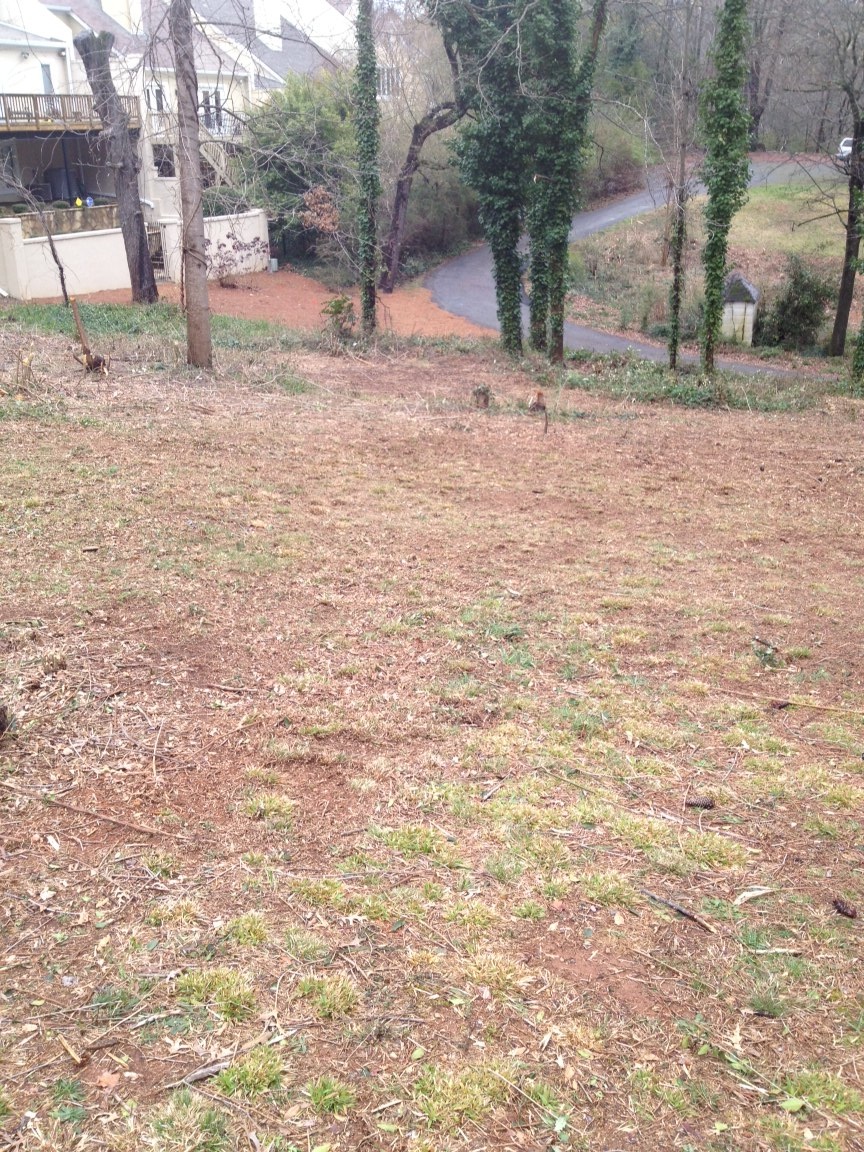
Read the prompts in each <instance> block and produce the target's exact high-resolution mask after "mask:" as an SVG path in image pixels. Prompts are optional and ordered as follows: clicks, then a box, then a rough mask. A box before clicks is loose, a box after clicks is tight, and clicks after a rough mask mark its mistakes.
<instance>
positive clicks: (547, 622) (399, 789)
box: [0, 274, 864, 1152]
mask: <svg viewBox="0 0 864 1152" xmlns="http://www.w3.org/2000/svg"><path fill="white" fill-rule="evenodd" d="M281 275H283V274H280V276H281ZM275 282H277V283H278V282H280V277H278V276H277V277H276V278H275ZM265 283H266V284H272V283H274V280H273V279H268V280H266V281H265ZM247 295H248V297H249V298H250V299H251V298H252V295H253V294H251V293H249V294H244V293H242V292H240V291H237V292H230V293H226V296H229V297H230V298H231V299H238V300H243V299H245V298H246V296H247ZM238 306H239V305H238ZM257 314H259V313H257V312H256V315H257ZM310 314H311V313H310ZM31 342H32V349H33V365H34V381H33V384H32V388H33V390H34V392H36V391H39V390H41V391H40V394H39V395H38V396H36V395H29V394H28V395H24V394H22V395H21V398H20V399H19V400H17V401H16V400H15V397H14V396H12V397H5V398H3V403H4V407H3V412H4V415H5V419H4V420H3V421H2V422H0V436H2V440H3V443H2V455H0V501H2V511H3V518H4V533H5V537H4V538H5V546H4V548H3V550H2V552H0V579H2V581H3V587H4V590H5V593H6V595H5V597H4V608H3V612H2V622H0V645H2V652H3V659H4V665H5V674H4V679H3V688H2V697H0V702H2V703H4V704H5V705H6V706H7V707H8V709H9V713H10V715H11V716H12V717H13V718H14V727H13V728H12V730H11V731H10V732H9V733H8V734H7V735H6V736H5V738H4V739H3V741H2V744H0V785H2V787H0V850H2V854H0V871H2V873H3V877H4V883H5V888H4V894H3V896H2V897H0V917H2V921H0V922H2V925H3V937H2V956H0V970H2V971H3V974H4V981H3V984H2V1001H0V1016H2V1039H0V1045H2V1049H0V1050H2V1057H3V1065H2V1069H0V1079H2V1091H3V1096H2V1101H3V1106H4V1108H5V1109H6V1112H5V1114H4V1116H3V1118H2V1119H0V1128H2V1131H3V1133H4V1135H6V1136H7V1137H8V1142H9V1143H10V1146H14V1147H18V1148H21V1149H25V1150H27V1152H29V1150H30V1149H36V1148H52V1149H59V1150H65V1149H70V1150H71V1149H73V1148H78V1147H83V1146H84V1145H83V1144H82V1143H81V1141H82V1140H83V1139H84V1138H85V1137H86V1138H87V1139H88V1140H89V1141H90V1142H91V1143H93V1144H94V1145H95V1146H102V1147H106V1148H110V1149H114V1150H117V1152H131V1150H132V1149H140V1148H143V1147H152V1148H156V1149H159V1150H161V1152H180V1149H191V1148H195V1147H200V1148H207V1149H208V1150H212V1152H225V1150H228V1149H232V1150H233V1149H238V1150H239V1149H241V1148H245V1147H259V1146H260V1147H268V1144H269V1146H271V1147H272V1148H274V1149H279V1150H284V1149H290V1148H307V1147H308V1148H310V1149H311V1148H323V1147H330V1148H332V1149H334V1150H335V1149H345V1150H348V1149H357V1148H359V1147H361V1146H363V1147H366V1146H367V1145H368V1146H369V1147H380V1148H387V1149H394V1150H395V1149H399V1150H402V1149H406V1150H407V1149H415V1150H418V1149H420V1148H423V1149H432V1148H434V1149H440V1150H442V1152H446V1150H449V1149H463V1148H464V1149H469V1148H470V1149H478V1150H479V1149H481V1148H483V1149H486V1148H488V1149H492V1148H495V1149H512V1150H516V1149H526V1148H528V1149H535V1148H536V1149H541V1148H549V1147H551V1146H552V1145H553V1143H557V1144H559V1145H561V1143H562V1141H563V1140H564V1138H565V1137H566V1138H567V1139H568V1140H569V1141H570V1144H569V1146H570V1147H573V1148H586V1149H587V1148H591V1149H595V1148H596V1149H618V1148H627V1149H628V1150H630V1149H634V1150H635V1149H646V1150H647V1149H655V1150H656V1149H658V1148H663V1149H666V1148H675V1147H682V1148H684V1147H686V1146H687V1145H688V1144H689V1146H690V1147H692V1148H700V1149H703V1148H704V1149H706V1150H708V1149H711V1150H712V1152H713V1150H715V1149H716V1150H717V1152H720V1150H724V1152H731V1150H732V1149H735V1150H745V1152H751V1150H752V1152H756V1150H760V1152H761V1150H763V1149H766V1148H768V1149H778V1150H779V1149H784V1148H785V1149H798V1148H804V1147H821V1148H823V1149H841V1150H849V1152H852V1150H853V1149H856V1148H859V1147H860V1146H861V1136H862V1133H864V1099H862V1094H861V1093H862V1086H861V1084H860V1079H859V1063H860V1062H859V1061H857V1056H858V1053H859V1052H860V1045H861V1035H862V1019H864V1000H862V990H861V989H862V985H861V976H860V959H859V958H860V948H861V930H862V929H861V924H862V921H861V919H860V918H859V919H848V918H846V917H843V916H840V915H839V914H838V913H837V912H836V910H835V909H834V907H833V906H832V901H833V899H834V898H835V897H838V896H840V897H843V898H844V899H846V900H848V901H849V902H850V903H852V904H855V905H857V906H858V907H859V908H861V906H862V905H864V890H862V868H864V841H862V835H864V834H862V827H861V813H862V811H864V771H862V760H861V755H862V751H864V720H862V716H864V691H862V673H861V667H860V660H859V653H860V650H861V644H862V639H864V637H862V624H861V621H862V618H864V613H862V607H864V605H862V580H861V573H862V570H864V545H862V542H861V523H860V508H861V506H862V499H864V457H862V453H861V446H860V432H859V423H860V418H861V405H860V404H859V403H857V402H853V401H843V400H836V399H830V400H826V401H825V402H824V404H823V405H822V407H821V408H820V409H819V410H817V411H813V412H810V413H807V414H805V415H796V416H782V417H779V416H767V415H760V414H753V413H736V412H728V411H710V412H688V411H683V410H680V409H674V408H667V407H659V406H658V407H645V406H639V405H634V404H632V403H630V402H627V401H621V402H618V401H612V400H609V399H605V398H603V397H599V396H595V395H585V394H580V393H576V392H565V393H562V395H561V397H560V398H558V400H557V401H556V404H557V405H558V406H557V407H553V410H552V423H551V426H550V430H549V434H548V435H544V434H543V431H542V425H541V424H540V423H539V422H538V421H537V420H536V419H534V418H533V417H532V416H530V415H529V414H528V413H526V412H525V411H524V400H525V398H526V397H527V396H528V395H529V394H530V392H531V389H532V386H533V385H534V382H533V381H532V380H529V379H528V378H527V377H525V376H523V375H521V374H520V373H519V372H516V371H514V370H512V369H511V368H510V367H508V366H504V365H502V364H500V363H495V362H494V361H492V360H491V358H485V359H482V358H479V357H472V356H469V355H463V354H456V353H452V352H450V353H445V352H440V351H436V350H435V349H433V348H429V347H427V348H420V349H414V350H410V351H407V352H406V351H399V352H397V353H392V354H388V355H384V354H383V353H374V354H369V355H362V356H361V355H359V354H358V355H350V356H342V357H337V358H332V357H326V356H323V355H320V354H318V353H314V352H308V351H304V352H298V351H291V352H280V351H279V349H278V348H274V349H270V350H268V351H266V352H265V353H262V352H260V351H258V352H255V353H254V354H250V351H249V350H248V349H244V348H242V347H241V348H220V349H219V350H218V361H219V363H218V367H217V371H216V373H214V375H212V376H208V375H205V374H200V373H193V372H190V371H187V370H185V368H182V367H174V366H171V360H170V356H169V354H168V353H167V352H165V351H164V350H163V352H160V354H159V356H157V355H156V354H155V348H154V346H153V344H152V343H151V344H149V345H145V343H143V342H142V341H138V342H137V343H136V340H135V339H134V338H128V339H127V338H122V339H121V338H118V341H117V346H116V348H115V349H114V352H115V354H116V362H115V364H116V366H115V368H114V369H113V370H112V373H111V375H110V376H109V377H108V378H107V380H92V379H87V378H84V377H82V376H81V375H79V374H78V373H77V372H76V370H75V366H74V364H72V365H70V361H69V358H68V349H67V347H66V341H65V340H63V339H61V338H58V337H53V336H52V337H45V336H38V335H32V336H31V335H30V334H29V333H24V332H21V331H20V330H19V329H18V327H17V325H15V324H14V323H4V324H3V325H2V327H0V353H2V363H3V365H4V372H5V376H4V380H5V381H11V378H12V367H11V366H12V365H13V364H14V361H15V357H16V353H17V351H18V349H19V348H20V347H21V346H22V343H23V344H26V346H27V347H28V348H29V347H30V344H31ZM145 353H146V356H145ZM253 360H254V361H255V362H254V363H252V362H251V361H253ZM264 361H266V363H265V362H264ZM157 365H158V366H157ZM286 374H290V377H291V380H292V381H293V382H294V391H293V392H292V393H289V392H286V391H285V390H282V389H281V388H280V387H279V386H278V385H277V384H274V383H273V381H274V380H276V379H277V378H282V377H283V376H285V375H286ZM298 382H299V384H298ZM478 383H487V384H488V385H489V387H490V389H491V392H492V394H493V405H492V407H491V408H490V409H489V410H488V411H478V410H475V409H474V408H473V406H472V401H471V391H472V389H473V388H474V387H475V386H476V385H477V384H478ZM300 384H302V386H303V387H302V388H301V387H300ZM304 389H305V390H304ZM520 402H522V406H521V407H520ZM577 417H578V418H577ZM704 795H709V796H710V797H711V798H712V799H713V800H714V807H713V808H712V809H694V808H691V807H689V806H688V805H687V801H688V800H689V799H691V798H692V797H694V796H704ZM646 891H647V892H651V893H654V894H656V895H659V896H661V897H663V898H665V899H667V900H670V901H672V902H675V903H678V904H680V905H681V906H682V907H685V908H686V909H688V910H689V911H691V912H692V913H693V914H694V915H695V916H696V917H698V919H697V920H692V919H687V918H684V917H681V916H679V915H677V914H676V913H675V912H674V911H673V910H672V909H671V908H669V907H668V906H664V905H663V904H661V903H658V902H657V901H654V900H652V899H650V898H649V897H647V896H646V895H645V892H646ZM268 1061H269V1063H268ZM213 1065H220V1066H223V1074H222V1075H220V1074H217V1073H215V1072H213V1071H212V1066H213ZM207 1068H209V1069H210V1070H211V1071H210V1072H208V1073H207V1074H206V1075H205V1074H204V1073H201V1071H200V1070H201V1069H207ZM225 1069H227V1071H225ZM268 1069H269V1071H268ZM190 1074H191V1075H192V1076H193V1083H192V1085H191V1088H190V1091H189V1093H188V1094H187V1093H184V1092H180V1093H178V1092H177V1091H175V1089H174V1088H173V1087H172V1086H174V1085H177V1084H178V1082H180V1081H182V1080H183V1078H184V1077H189V1076H190ZM198 1075H200V1077H201V1078H200V1079H194V1077H195V1076H198ZM238 1076H239V1077H240V1079H239V1080H238V1079H237V1077H238ZM322 1078H329V1080H324V1079H322ZM754 1100H755V1101H758V1106H755V1105H754ZM556 1128H557V1135H556ZM805 1128H806V1130H807V1131H808V1132H809V1133H811V1134H812V1138H811V1136H805V1134H804V1131H805ZM205 1138H206V1140H207V1141H209V1143H207V1142H205ZM279 1141H281V1143H279ZM97 1142H98V1143H97ZM196 1142H197V1143H196ZM256 1142H257V1143H256Z"/></svg>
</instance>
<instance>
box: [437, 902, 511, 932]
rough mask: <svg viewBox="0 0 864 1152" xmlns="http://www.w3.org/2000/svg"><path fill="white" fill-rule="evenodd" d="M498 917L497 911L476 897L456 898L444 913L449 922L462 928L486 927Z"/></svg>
mask: <svg viewBox="0 0 864 1152" xmlns="http://www.w3.org/2000/svg"><path fill="white" fill-rule="evenodd" d="M497 918H498V913H497V912H496V911H495V909H494V908H490V906H489V905H488V904H484V902H483V901H482V900H478V899H477V898H476V897H474V898H472V899H470V900H456V901H455V902H454V903H453V904H451V906H450V907H449V908H448V909H447V911H446V912H445V913H444V919H445V920H446V921H447V922H448V923H449V924H458V925H460V926H462V927H464V928H488V927H489V925H490V924H492V923H494V921H495V920H497Z"/></svg>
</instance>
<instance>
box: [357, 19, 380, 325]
mask: <svg viewBox="0 0 864 1152" xmlns="http://www.w3.org/2000/svg"><path fill="white" fill-rule="evenodd" d="M379 120H380V114H379V111H378V67H377V63H376V59H375V39H374V36H373V31H372V0H358V4H357V64H356V67H355V69H354V128H355V131H356V134H357V167H358V171H359V178H360V214H359V217H358V221H357V232H358V259H359V263H360V325H361V328H362V330H363V334H364V335H365V336H369V335H371V333H372V332H374V331H375V283H376V280H377V278H378V277H377V272H378V223H377V221H378V200H379V199H380V196H381V180H380V177H379V174H378V147H379V140H378V137H379V131H378V127H379Z"/></svg>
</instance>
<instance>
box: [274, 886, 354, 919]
mask: <svg viewBox="0 0 864 1152" xmlns="http://www.w3.org/2000/svg"><path fill="white" fill-rule="evenodd" d="M289 887H290V888H291V891H292V892H294V893H295V895H297V896H299V897H300V899H301V900H305V901H306V903H307V904H311V905H312V906H313V907H325V908H332V909H333V910H334V911H336V912H345V911H347V910H348V908H349V907H350V905H351V897H350V896H349V894H348V890H347V889H346V887H345V885H344V884H343V883H342V882H341V881H340V880H304V879H296V880H291V881H290V882H289Z"/></svg>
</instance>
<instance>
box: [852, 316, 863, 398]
mask: <svg viewBox="0 0 864 1152" xmlns="http://www.w3.org/2000/svg"><path fill="white" fill-rule="evenodd" d="M850 391H851V393H852V395H853V396H864V317H862V318H861V325H860V327H859V329H858V335H857V337H856V339H855V351H854V352H853V354H852V387H851V389H850Z"/></svg>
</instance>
